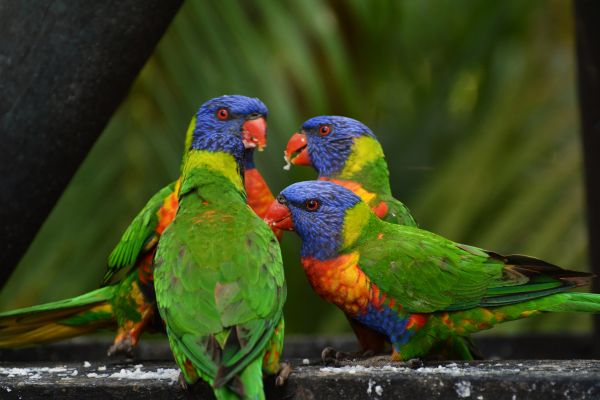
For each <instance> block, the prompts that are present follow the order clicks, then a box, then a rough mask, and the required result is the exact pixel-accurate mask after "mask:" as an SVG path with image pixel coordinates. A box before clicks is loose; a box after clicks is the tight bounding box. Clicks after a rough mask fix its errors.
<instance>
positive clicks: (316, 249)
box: [265, 181, 366, 260]
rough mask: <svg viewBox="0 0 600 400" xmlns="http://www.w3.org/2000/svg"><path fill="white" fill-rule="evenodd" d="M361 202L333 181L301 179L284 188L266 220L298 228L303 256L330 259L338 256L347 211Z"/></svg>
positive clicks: (284, 227)
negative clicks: (302, 180) (303, 180)
mask: <svg viewBox="0 0 600 400" xmlns="http://www.w3.org/2000/svg"><path fill="white" fill-rule="evenodd" d="M360 202H361V199H360V198H359V197H358V196H357V195H355V194H354V193H352V192H351V191H350V190H348V189H346V188H344V187H342V186H339V185H336V184H334V183H331V182H326V181H305V182H298V183H294V184H293V185H290V186H288V187H287V188H285V189H283V190H282V191H281V193H280V194H279V195H278V196H277V200H276V202H275V203H273V205H272V206H271V208H270V209H269V211H268V212H267V215H266V216H265V220H266V221H267V222H268V223H269V224H270V225H271V226H273V227H275V228H279V229H286V230H292V229H293V230H295V231H296V232H298V235H299V236H300V238H301V239H302V257H314V258H317V259H319V260H327V259H330V258H333V257H335V256H336V253H337V251H338V250H339V249H340V245H341V244H342V243H343V241H344V233H343V232H344V224H345V222H346V217H347V213H346V211H347V210H349V209H351V208H354V207H355V206H356V204H357V203H360ZM365 207H366V206H365Z"/></svg>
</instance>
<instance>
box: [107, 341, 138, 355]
mask: <svg viewBox="0 0 600 400" xmlns="http://www.w3.org/2000/svg"><path fill="white" fill-rule="evenodd" d="M133 347H134V346H133V343H132V342H131V339H130V338H129V337H125V338H123V339H121V340H118V341H115V343H113V345H112V346H110V347H109V348H108V356H109V357H115V356H124V357H126V358H133Z"/></svg>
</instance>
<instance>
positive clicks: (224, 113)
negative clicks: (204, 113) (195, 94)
mask: <svg viewBox="0 0 600 400" xmlns="http://www.w3.org/2000/svg"><path fill="white" fill-rule="evenodd" d="M217 118H219V119H220V120H221V121H223V120H226V119H227V118H229V110H228V109H226V108H219V110H217Z"/></svg>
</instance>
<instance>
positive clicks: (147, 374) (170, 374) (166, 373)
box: [109, 368, 179, 383]
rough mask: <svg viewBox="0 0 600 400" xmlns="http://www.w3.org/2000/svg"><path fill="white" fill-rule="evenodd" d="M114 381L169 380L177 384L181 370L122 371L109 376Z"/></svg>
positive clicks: (138, 369) (137, 369)
mask: <svg viewBox="0 0 600 400" xmlns="http://www.w3.org/2000/svg"><path fill="white" fill-rule="evenodd" d="M109 378H113V379H167V380H170V381H171V383H173V382H176V381H177V379H178V378H179V369H175V368H158V369H157V370H156V371H142V370H141V369H140V368H136V369H135V371H131V370H128V369H121V371H119V372H115V373H113V374H111V375H110V376H109Z"/></svg>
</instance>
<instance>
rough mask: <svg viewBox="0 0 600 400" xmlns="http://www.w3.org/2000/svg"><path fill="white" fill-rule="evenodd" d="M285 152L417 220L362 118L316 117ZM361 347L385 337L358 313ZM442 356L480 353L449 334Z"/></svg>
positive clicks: (390, 214)
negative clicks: (393, 186)
mask: <svg viewBox="0 0 600 400" xmlns="http://www.w3.org/2000/svg"><path fill="white" fill-rule="evenodd" d="M285 158H286V160H287V161H288V162H290V163H291V164H295V165H305V166H312V167H313V168H314V169H315V170H316V171H317V172H318V174H319V177H318V179H319V180H323V181H330V182H333V183H336V184H338V185H341V186H343V187H345V188H347V189H349V190H351V191H352V192H354V193H355V194H356V195H357V196H359V197H360V198H361V199H362V200H363V201H365V202H366V203H367V204H368V205H369V207H370V208H371V209H372V210H373V212H374V213H375V214H376V215H377V216H378V217H379V218H381V219H383V220H384V221H387V222H390V223H394V224H401V225H406V226H413V227H415V226H417V224H416V222H415V220H414V218H413V216H412V215H411V214H410V211H409V210H408V208H407V207H406V206H405V205H404V204H402V202H400V201H399V200H397V199H395V198H394V197H393V195H392V192H391V188H390V183H389V172H388V166H387V162H386V161H385V156H384V154H383V149H382V148H381V145H380V143H379V142H378V141H377V138H376V136H375V135H374V134H373V132H372V131H371V130H370V129H369V127H367V126H366V125H365V124H363V123H362V122H360V121H357V120H355V119H352V118H348V117H342V116H319V117H313V118H311V119H309V120H307V121H306V122H304V124H302V129H301V131H300V132H299V133H295V134H294V135H292V137H291V138H290V140H289V142H288V144H287V147H286V151H285ZM348 321H349V322H350V326H351V327H352V329H353V331H354V333H355V335H356V337H357V339H358V343H359V345H360V347H361V352H362V353H364V354H371V353H380V352H381V351H383V349H384V347H385V337H384V336H383V335H381V334H379V333H378V332H376V331H374V330H372V329H370V328H368V327H367V326H365V325H364V324H363V323H361V322H359V321H358V320H356V319H353V318H348ZM434 353H436V356H441V357H443V358H453V359H457V358H458V359H466V360H471V359H473V358H476V357H480V356H479V355H478V351H477V350H476V349H475V347H474V346H473V344H472V343H471V342H470V340H469V339H468V338H467V337H465V338H463V337H452V336H449V337H448V339H447V340H446V342H445V343H441V344H440V346H438V348H436V349H435V351H434ZM323 354H324V356H323V358H324V359H325V360H326V361H327V360H328V359H330V358H332V357H331V355H330V354H333V355H334V357H333V358H337V357H338V356H341V357H342V358H343V357H345V356H346V355H345V354H343V353H339V352H336V351H335V350H334V349H332V348H327V349H325V350H324V353H323Z"/></svg>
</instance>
